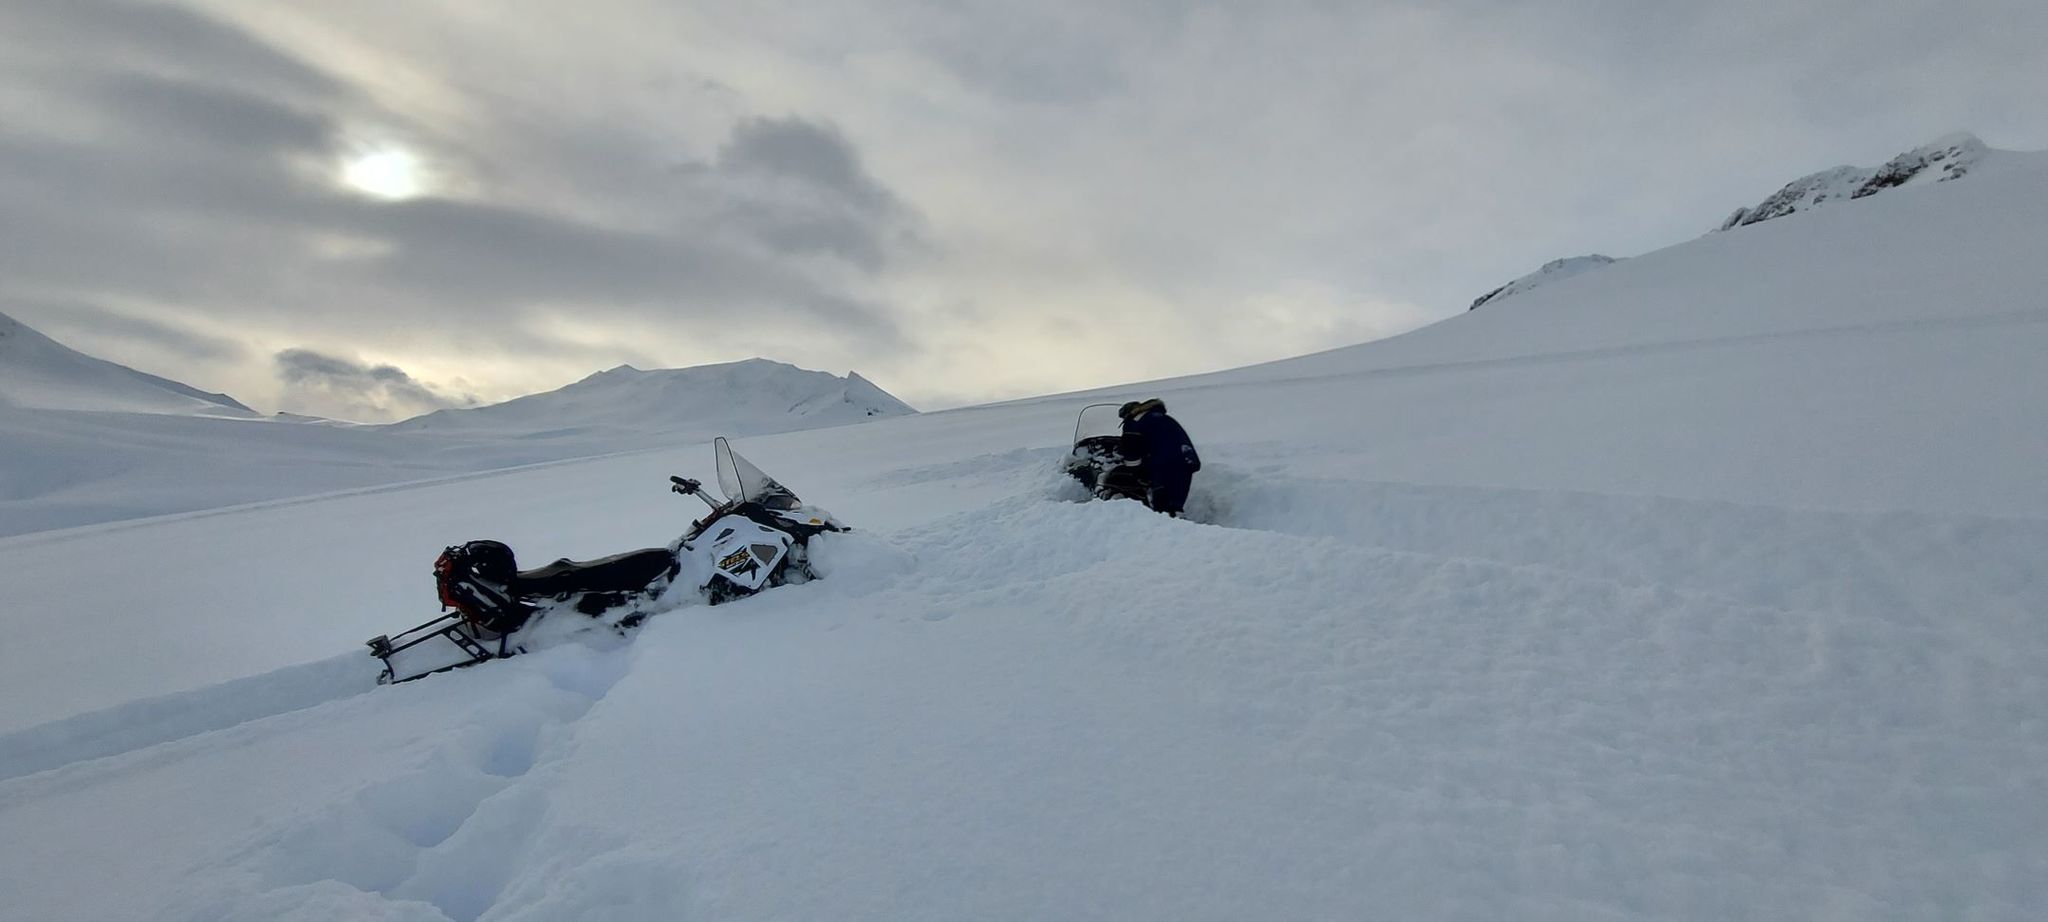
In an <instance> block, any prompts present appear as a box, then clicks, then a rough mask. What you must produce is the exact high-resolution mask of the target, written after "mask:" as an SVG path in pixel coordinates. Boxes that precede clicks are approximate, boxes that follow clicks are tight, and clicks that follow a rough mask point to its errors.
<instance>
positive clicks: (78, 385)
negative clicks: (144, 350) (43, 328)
mask: <svg viewBox="0 0 2048 922" xmlns="http://www.w3.org/2000/svg"><path fill="white" fill-rule="evenodd" d="M7 405H12V406H16V407H34V408H40V409H46V410H80V411H87V412H98V413H171V414H181V415H191V416H223V417H232V418H239V419H253V418H255V417H256V416H257V413H256V411H254V410H251V409H249V408H248V407H245V406H243V405H241V404H240V403H238V402H236V401H235V400H234V398H231V397H228V396H227V395H225V394H209V393H206V392H204V391H201V390H199V389H198V388H194V387H190V386H188V385H184V384H179V383H178V382H176V381H172V380H169V379H166V378H159V377H157V376H155V375H150V374H144V373H142V372H139V371H136V370H135V369H132V368H128V367H126V366H124V365H116V364H114V363H112V362H109V361H105V360H103V359H96V358H93V357H92V356H89V355H85V354H84V353H81V352H78V351H77V350H74V349H71V348H70V347H68V346H65V345H63V344H62V343H59V342H57V341H55V340H52V339H50V338H49V337H47V336H44V335H43V334H41V333H38V332H36V331H35V330H33V329H30V328H29V327H28V326H27V325H26V324H23V323H22V322H21V321H18V320H15V319H14V318H12V317H9V316H7V315H6V314H0V406H7Z"/></svg>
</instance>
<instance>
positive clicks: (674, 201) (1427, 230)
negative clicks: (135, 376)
mask: <svg viewBox="0 0 2048 922" xmlns="http://www.w3.org/2000/svg"><path fill="white" fill-rule="evenodd" d="M2043 47H2048V4H2042V3H2039V2H2037V0H1948V2H1933V0H1927V2H1886V0H1809V2H1802V3H1783V2H1779V0H1729V2H1707V3H1700V2H1663V0H1642V2H1635V0H1560V2H1551V3H1544V4H1523V3H1513V2H1480V0H1449V2H1442V0H1438V2H1355V3H1342V2H1276V3H1259V4H1250V3H1193V2H1190V3H1181V2H1164V0H1132V2H1122V3H1099V2H1078V0H1075V2H1069V0H1043V2H1035V3H1030V4H1018V3H1000V2H978V0H967V2H948V3H939V2H892V3H873V2H846V3H830V4H818V3H790V2H779V0H746V2H730V3H728V2H721V0H702V2H689V3H674V2H660V0H587V2H579V3H573V4H571V3H560V2H537V0H518V2H514V0H492V2H482V0H478V2H423V0H356V2H351V3H347V4H331V3H296V4H284V3H263V2H254V0H241V2H224V0H223V2H212V0H186V2H146V3H145V2H129V0H0V313H6V314H9V315H12V316H14V317H15V318H17V319H19V320H21V321H23V322H25V323H28V324H29V325H31V326H33V327H35V328H37V329H38V330H40V331H42V332H43V333H45V334H48V335H50V336H52V337H53V338H56V339H58V340H59V341H61V342H64V343H65V344H67V345H70V346H72V347H74V348H77V349H80V350H82V351H85V352H88V353H90V354H92V355H96V356H99V357H102V358H106V359H110V360H113V361H117V362H121V363H123V364H127V365H130V366H132V367H135V368H138V369H140V370H143V371H147V372H150V373H153V374H158V375H163V376H166V377H170V378H173V379H176V380H179V381H183V382H185V383H188V384H191V385H193V386H196V387H201V388H203V389H206V390H210V391H221V392H225V393H228V394H231V395H233V396H234V397H236V398H237V399H239V400H241V401H243V402H244V403H247V404H249V405H250V406H252V407H256V408H258V409H262V410H266V411H268V410H288V411H292V412H298V413H311V414H316V415H326V416H338V417H343V418H350V419H359V420H365V421H378V420H386V419H396V418H403V417H406V416H410V415H414V414H417V413H420V412H425V411H428V410H432V409H436V408H439V407H443V406H463V405H472V404H476V403H488V402H495V401H498V400H503V399H507V398H510V397H514V396H518V395H520V394H525V393H531V392H535V391H541V390H547V389H551V388H554V387H559V386H561V385H563V384H566V383H569V382H571V381H575V380H577V379H580V378H582V377H584V376H586V375H589V374H591V373H594V372H596V371H600V370H603V369H605V368H610V367H613V366H616V365H619V364H632V365H635V366H638V367H641V368H656V367H680V366H687V365H697V364H705V363H711V362H722V361H733V360H737V359H742V358H748V357H752V356H765V357H769V358H774V359H778V360H781V361H787V362H792V363H795V364H798V365H802V366H804V367H807V368H816V369H822V370H827V371H833V372H835V373H842V374H843V373H845V372H846V371H848V370H855V371H858V372H860V373H861V374H862V375H864V376H866V377H868V378H869V379H871V380H873V381H875V382H876V383H877V384H880V385H881V386H882V387H884V388H885V389H887V390H889V391H890V392H891V393H894V394H896V395H897V396H899V397H901V398H903V399H905V400H907V401H908V402H910V403H911V404H913V405H915V406H918V407H920V408H923V409H935V408H940V407H946V406H954V405H960V404H965V403H975V402H982V401H986V400H992V399H1001V398H1007V397H1019V396H1028V395H1033V394H1043V393H1052V392H1058V391H1065V390H1074V389H1079V388H1084V387H1092V386H1100V385H1108V384H1115V383H1119V382H1127V381H1138V380H1145V379H1150V378H1158V377H1164V376H1171V375H1180V374H1188V373H1194V372H1201V371H1208V370H1214V369H1220V368H1227V367H1234V366H1239V365H1244V364H1249V363H1253V362H1258V361H1264V360H1268V359H1275V358H1283V357H1287V356H1292V355H1298V354H1302V353H1306V352H1313V351H1318V350H1322V349H1327V348H1333V347H1338V346H1344V345H1350V344H1353V343H1357V342H1362V341H1366V340H1370V339H1376V338H1380V337H1383V336H1388V335H1392V334H1395V333H1399V332H1402V331H1405V330H1408V329H1412V328H1414V327H1416V326H1418V325H1421V324H1424V323H1428V322H1432V321H1435V320H1439V319H1442V318H1445V317H1449V316H1452V315H1455V314H1457V313H1458V312H1460V311H1462V310H1463V309H1465V307H1466V306H1467V305H1469V304H1470V303H1471V301H1472V299H1473V298H1476V297H1478V296H1479V295H1481V294H1483V293H1485V292H1486V291H1488V290H1490V289H1492V288H1494V287H1495V286H1497V285H1499V284H1501V283H1503V282H1505V281H1507V280H1508V279H1511V278H1514V277H1516V276H1519V275H1522V274H1524V273H1526V272H1529V271H1531V270H1533V269H1534V268H1536V266H1538V265H1539V264H1541V263H1543V262H1544V261H1546V260H1549V259H1553V258H1556V257H1560V256H1570V255H1578V254H1583V253H1591V252H1599V253H1605V254H1608V255H1612V256H1630V255H1636V254H1640V253H1643V252H1647V251H1649V250H1653V249H1658V248H1661V247H1664V246H1669V245H1672V244H1676V243H1680V242H1683V241H1685V240H1687V239H1690V238H1692V237H1695V236H1698V235H1699V234H1701V233H1703V232H1705V231H1707V230H1709V229H1711V228H1712V227H1714V226H1716V225H1717V224H1718V223H1719V222H1720V220H1721V219H1722V218H1724V217H1726V216H1727V214H1728V213H1729V212H1731V211H1733V210H1734V209H1735V208H1736V207H1737V206H1739V205H1744V204H1752V203H1754V202H1755V201H1757V200H1758V199H1761V198H1763V197H1764V196H1765V195H1767V194H1769V193H1770V192H1771V191H1773V190H1775V189H1776V188H1777V187H1778V186H1780V185H1782V184H1784V183H1785V182H1787V181H1790V180H1791V179H1793V178H1796V177H1798V176H1800V175H1803V174H1805V173H1809V172H1813V171H1815V170H1819V169H1823V168H1826V167H1830V166H1834V165H1837V164H1843V163H1851V164H1859V165H1875V164H1878V163H1881V162H1883V161H1884V160H1885V159H1887V158H1889V157H1890V156H1891V155H1893V154H1895V153H1898V152H1899V151H1902V150H1905V149H1908V148H1911V147H1914V146H1916V145H1918V144H1921V143H1924V142H1926V141H1929V140H1932V139H1934V138H1935V137H1937V136H1940V135H1943V134H1946V133H1948V132H1951V131H1956V130H1967V131H1972V132H1974V133H1976V134H1977V135H1978V136H1979V137H1981V138H1983V139H1984V140H1985V141H1986V142H1987V143H1989V144H1990V145H1991V146H1993V147H1999V148H2006V149H2022V150H2031V149H2041V148H2048V55H2044V54H2042V53H2041V52H2040V49H2041V48H2043Z"/></svg>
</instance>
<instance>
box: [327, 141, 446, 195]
mask: <svg viewBox="0 0 2048 922" xmlns="http://www.w3.org/2000/svg"><path fill="white" fill-rule="evenodd" d="M340 179H341V184H342V185H344V186H347V187H349V188H350V189H354V190H355V191H357V192H361V193H363V194H365V195H371V196H375V197H377V198H381V199H387V200H390V201H399V200H402V199H409V198H412V197H414V196H417V195H421V194H423V193H425V192H426V188H427V181H426V179H427V177H426V169H425V164H424V163H422V162H421V160H420V158H419V157H418V156H417V155H415V154H413V153H412V152H411V151H408V150H406V149H404V148H402V147H386V148H380V149H377V150H372V151H367V152H364V153H361V154H358V155H355V156H352V157H350V158H349V159H347V160H345V161H344V162H343V163H342V165H341V176H340Z"/></svg>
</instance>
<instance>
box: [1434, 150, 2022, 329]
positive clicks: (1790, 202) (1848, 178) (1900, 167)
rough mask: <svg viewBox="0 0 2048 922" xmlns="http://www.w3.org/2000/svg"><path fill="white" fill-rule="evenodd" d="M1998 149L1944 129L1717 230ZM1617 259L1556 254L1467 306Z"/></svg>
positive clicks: (1966, 162)
mask: <svg viewBox="0 0 2048 922" xmlns="http://www.w3.org/2000/svg"><path fill="white" fill-rule="evenodd" d="M2001 153H2007V154H2009V153H2011V152H2001V151H1995V150H1992V149H1991V148H1989V147H1986V146H1985V145H1984V142H1983V141H1980V140H1978V139H1977V137H1976V136H1975V135H1972V134H1969V133H1966V132H1957V133H1955V134H1950V135H1945V136H1943V137H1941V138H1937V139H1935V140H1933V141H1930V142H1928V143H1926V144H1923V145H1921V146H1919V147H1916V148H1913V149H1912V150H1909V151H1906V152H1905V153H1902V154H1900V155H1898V156H1896V157H1893V158H1892V159H1890V160H1888V161H1886V162H1885V163H1884V165H1882V166H1877V167H1854V166H1838V167H1834V168H1832V169H1827V170H1822V171H1820V172H1818V173H1812V174H1809V175H1806V176H1802V177H1800V178H1799V179H1795V180H1793V181H1792V182H1789V183H1786V184H1785V186H1784V187H1783V188H1781V189H1779V190H1778V191H1777V192H1774V193H1772V194H1771V195H1770V196H1769V197H1767V198H1765V199H1764V200H1763V201H1761V202H1759V203H1757V204H1756V205H1754V206H1747V207H1743V208H1737V209H1735V213H1734V214H1731V215H1729V216H1728V218H1727V220H1725V221H1722V222H1721V225H1720V226H1719V227H1718V228H1716V230H1717V231H1727V230H1733V229H1735V228H1737V227H1745V226H1748V225H1752V224H1758V223H1761V222H1764V221H1769V220H1771V219H1773V218H1782V217H1784V216H1786V215H1789V214H1796V213H1799V212H1802V211H1811V210H1813V209H1815V208H1822V207H1827V206H1831V205H1839V204H1841V203H1843V202H1850V201H1855V200H1857V199H1863V198H1869V197H1870V196H1873V195H1876V194H1878V193H1880V192H1883V191H1885V190H1887V189H1896V188H1899V187H1900V186H1909V185H1921V184H1925V183H1934V182H1947V181H1948V180H1952V179H1960V178H1962V177H1964V176H1968V175H1970V173H1971V171H1973V170H1975V169H1976V168H1977V167H1978V166H1979V165H1980V164H1982V163H1984V162H1985V160H1986V158H1995V157H1996V156H1997V155H1999V154H2001ZM1615 262H1618V260H1616V259H1613V258H1611V257H1607V256H1601V255H1598V254H1594V255H1590V256H1574V257H1570V258H1567V259H1554V260H1551V261H1550V262H1547V263H1544V264H1543V267H1542V268H1540V269H1538V270H1536V271H1535V272H1532V273H1529V274H1528V275H1525V276H1522V277H1521V278H1518V279H1516V280H1514V281H1512V282H1509V283H1507V284H1506V285H1502V286H1500V287H1499V288H1495V289H1494V290H1492V291H1489V292H1487V293H1486V294H1483V295H1480V296H1479V298H1478V299H1477V300H1474V301H1473V302H1472V307H1470V308H1467V310H1472V309H1476V308H1478V307H1479V306H1480V305H1482V304H1493V303H1496V302H1499V301H1501V300H1503V299H1506V298H1509V297H1513V296H1515V295H1518V294H1521V293H1522V292H1525V291H1528V290H1530V289H1532V288H1535V287H1536V286H1538V285H1544V284H1548V283H1551V282H1556V281H1561V280H1563V279H1567V278H1570V277H1572V276H1575V275H1579V274H1581V273H1584V272H1587V271H1590V270H1593V269H1600V268H1604V267H1606V266H1608V265H1612V264H1613V263H1615Z"/></svg>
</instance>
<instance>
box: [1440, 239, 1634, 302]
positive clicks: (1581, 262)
mask: <svg viewBox="0 0 2048 922" xmlns="http://www.w3.org/2000/svg"><path fill="white" fill-rule="evenodd" d="M1614 262H1616V260H1615V258H1614V257H1612V256H1602V255H1600V254H1598V253H1591V254H1588V255H1585V256H1569V257H1566V258H1564V259H1553V260H1551V261H1549V262H1547V263H1544V264H1543V267H1542V268H1540V269H1537V270H1536V271H1534V272H1531V273H1529V274H1528V275H1525V276H1522V277H1521V278H1518V279H1516V280H1514V281H1512V282H1509V283H1507V284H1505V285H1502V286H1500V287H1499V288H1496V289H1494V290H1492V291H1489V292H1487V293H1485V294H1483V295H1480V296H1479V297H1478V298H1477V299H1476V300H1474V301H1473V302H1472V306H1471V307H1468V308H1466V310H1477V309H1478V308H1479V305H1481V304H1490V303H1493V302H1495V301H1499V300H1501V299H1502V298H1511V297H1514V296H1515V295H1518V294H1521V293H1522V292H1525V291H1528V290H1530V289H1532V288H1535V287H1536V286H1538V285H1544V284H1548V283H1550V282H1557V281H1562V280H1564V279H1568V278H1571V277H1572V276H1574V275H1578V274H1579V273H1582V272H1588V271H1591V270H1594V269H1598V268H1600V267H1602V266H1607V265H1611V264H1613V263H1614Z"/></svg>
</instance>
